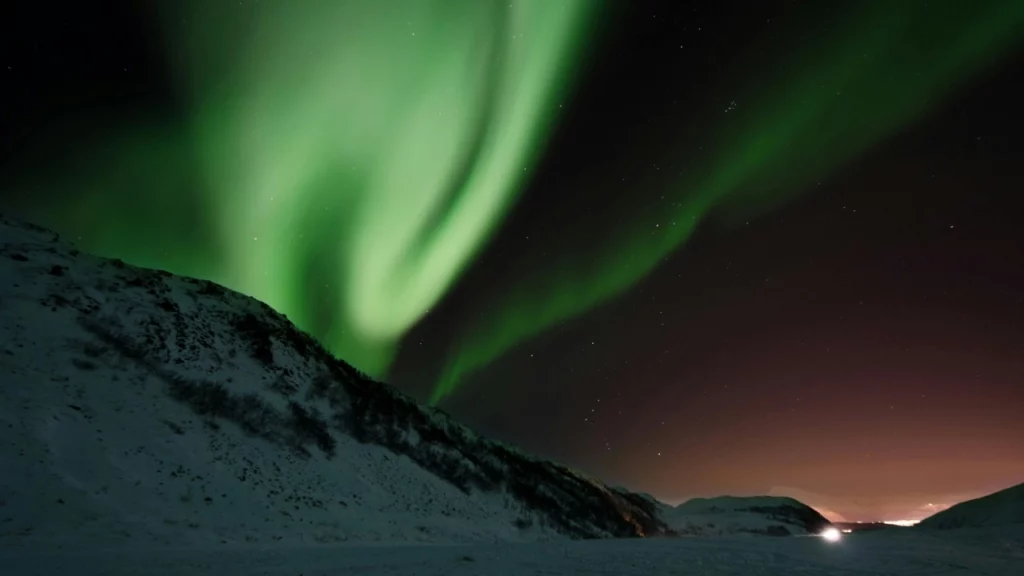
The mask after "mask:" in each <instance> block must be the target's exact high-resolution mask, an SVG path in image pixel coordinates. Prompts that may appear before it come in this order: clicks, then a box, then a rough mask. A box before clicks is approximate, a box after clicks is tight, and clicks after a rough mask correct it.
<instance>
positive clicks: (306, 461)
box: [0, 219, 663, 572]
mask: <svg viewBox="0 0 1024 576" xmlns="http://www.w3.org/2000/svg"><path fill="white" fill-rule="evenodd" d="M0 374H2V375H3V376H2V380H0V465H2V470H3V473H2V474H0V547H7V546H30V545H41V544H49V545H56V544H57V543H64V544H66V545H90V546H146V545H168V546H171V545H190V546H192V545H194V546H205V545H233V544H241V543H261V544H273V543H281V544H287V543H291V544H310V543H330V542H352V541H359V542H378V541H390V542H395V541H398V542H417V541H424V542H450V541H457V542H480V541H483V542H493V541H508V540H512V541H515V540H526V541H531V540H538V539H550V538H564V537H566V536H573V537H584V536H589V537H595V536H597V537H607V536H614V535H617V536H635V535H638V534H640V533H648V534H650V533H658V532H659V530H661V528H660V527H659V526H662V527H663V525H661V524H660V522H657V521H655V520H654V519H652V517H651V515H650V514H648V513H647V512H646V511H645V510H644V509H643V508H644V507H648V508H651V509H653V507H652V506H648V505H647V503H646V502H644V501H639V503H638V504H635V503H632V502H630V500H629V497H628V495H623V494H620V493H617V492H612V491H611V490H609V489H608V488H607V487H605V486H604V485H603V484H601V483H599V482H596V481H594V480H592V479H589V478H586V477H585V476H583V475H582V474H579V473H577V472H575V471H572V470H569V469H567V468H565V467H562V466H559V465H557V464H554V463H551V462H545V461H541V460H538V459H535V458H531V457H529V456H526V455H524V454H521V453H519V452H518V451H516V450H515V449H513V448H510V447H508V446H503V445H501V444H499V443H497V442H493V441H489V440H486V439H484V438H481V437H479V436H477V435H476V434H474V433H473V432H472V431H471V430H469V429H467V428H465V427H463V426H461V425H459V424H457V423H455V422H453V421H452V420H451V419H450V418H448V417H447V416H446V415H445V414H443V413H441V412H439V411H435V410H432V409H429V408H425V407H422V406H419V405H417V404H416V403H415V402H413V401H412V400H411V399H409V398H407V397H405V396H403V395H401V394H400V393H399V392H398V391H396V390H394V389H392V388H390V387H388V386H387V385H385V384H381V383H378V382H373V381H371V380H369V379H368V378H366V377H365V376H363V375H361V374H359V373H358V372H357V371H355V370H354V369H353V368H351V367H350V366H348V365H346V364H344V363H343V362H340V361H338V360H336V359H334V358H333V357H330V355H329V354H327V353H326V352H325V351H324V350H323V349H322V348H320V347H319V345H317V344H316V343H315V342H314V341H313V340H312V339H311V338H309V337H308V336H306V335H305V334H302V333H301V332H298V331H297V330H295V328H294V327H293V326H292V325H291V324H290V323H289V322H288V321H287V320H286V319H285V318H284V317H283V316H281V315H279V314H277V313H275V312H274V311H273V310H270V309H269V308H268V307H266V306H264V305H263V304H261V303H259V302H257V301H256V300H253V299H251V298H248V297H245V296H243V295H240V294H237V293H233V292H230V291H228V290H226V289H224V288H221V287H219V286H217V285H215V284H212V283H209V282H204V281H198V280H194V279H189V278H182V277H176V276H172V275H170V274H167V273H164V272H160V271H154V270H144V269H139V268H135V267H132V266H129V265H127V264H124V263H122V262H119V261H115V260H107V259H103V258H97V257H93V256H90V255H87V254H83V253H80V252H78V251H77V250H75V249H74V248H73V247H71V246H69V245H67V244H65V243H62V242H60V241H59V240H58V239H57V237H56V235H55V234H54V233H53V232H49V231H47V230H44V229H41V228H38V227H33V226H31V225H26V224H22V223H16V222H10V221H4V220H3V219H0ZM0 572H2V570H0Z"/></svg>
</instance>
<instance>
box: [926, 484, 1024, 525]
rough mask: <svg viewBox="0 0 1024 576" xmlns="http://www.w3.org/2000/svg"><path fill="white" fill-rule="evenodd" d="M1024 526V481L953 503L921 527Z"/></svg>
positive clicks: (928, 519) (930, 517)
mask: <svg viewBox="0 0 1024 576" xmlns="http://www.w3.org/2000/svg"><path fill="white" fill-rule="evenodd" d="M1011 524H1022V525H1024V484H1018V485H1016V486H1012V487H1010V488H1007V489H1005V490H1000V491H999V492H995V493H993V494H989V495H988V496H982V497H981V498H975V499H974V500H968V501H966V502H961V503H959V504H957V505H956V506H951V507H949V508H947V509H946V510H943V511H942V512H939V513H937V514H934V515H932V516H929V517H928V518H925V519H924V520H922V521H921V522H920V523H918V524H917V527H918V528H925V529H929V528H933V529H934V528H937V529H946V528H976V527H983V526H992V527H994V526H1007V525H1011Z"/></svg>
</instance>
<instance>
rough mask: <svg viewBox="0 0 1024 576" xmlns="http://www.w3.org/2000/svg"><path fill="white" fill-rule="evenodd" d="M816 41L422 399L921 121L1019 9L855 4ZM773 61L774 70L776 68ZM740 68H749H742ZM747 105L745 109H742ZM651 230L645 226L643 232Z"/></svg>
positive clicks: (483, 332) (537, 282)
mask: <svg viewBox="0 0 1024 576" xmlns="http://www.w3.org/2000/svg"><path fill="white" fill-rule="evenodd" d="M852 6H854V7H855V9H856V10H857V12H856V13H853V14H849V15H847V16H846V18H845V20H844V22H845V24H844V26H843V28H842V29H840V30H837V31H835V32H834V33H832V34H830V35H829V38H830V40H829V41H826V42H807V43H805V45H804V46H803V47H802V48H801V50H802V51H801V52H800V54H801V55H812V56H810V57H802V58H801V57H797V58H791V59H790V60H788V61H787V62H788V63H789V64H791V65H789V66H785V67H784V68H783V67H781V66H780V67H779V69H787V70H792V71H793V72H794V73H792V74H786V75H784V76H783V77H780V78H773V79H772V82H771V85H751V86H747V87H746V88H745V89H744V90H742V91H740V92H741V93H745V94H748V97H747V98H738V99H740V100H743V101H744V102H743V104H742V105H741V106H742V111H743V114H742V116H740V118H739V119H738V118H737V116H738V114H736V113H731V114H732V116H729V117H728V118H724V119H723V124H722V127H721V129H720V130H719V136H718V138H717V143H716V146H715V147H714V151H713V153H712V155H711V158H712V161H711V163H710V164H709V166H708V171H707V172H706V173H704V174H703V175H698V176H696V177H693V178H690V179H687V180H684V181H681V182H678V183H677V184H676V185H675V187H674V191H673V192H672V193H675V194H676V195H677V196H678V197H677V198H676V200H677V201H676V202H674V203H666V205H668V206H674V208H672V209H671V211H666V212H664V213H661V214H657V215H655V216H648V217H647V218H643V217H639V218H634V219H633V220H632V221H628V222H625V223H623V225H622V226H621V227H618V228H615V229H611V230H608V231H606V234H607V235H608V237H609V240H607V241H606V242H605V244H604V245H605V246H606V250H605V251H604V252H603V253H602V254H600V255H599V260H598V263H597V265H593V264H580V262H581V261H586V260H588V259H587V258H581V257H580V254H578V253H562V254H560V255H559V256H561V257H560V258H559V257H557V256H556V257H549V258H546V259H545V260H546V263H547V266H546V268H545V270H544V271H537V270H532V269H531V270H509V273H508V276H509V277H510V278H516V279H519V280H518V282H517V284H515V285H514V286H512V287H511V288H510V289H509V290H508V292H507V293H505V294H504V297H503V298H502V299H501V300H499V301H497V302H494V301H492V302H491V303H490V304H491V305H490V306H489V307H488V308H487V310H485V311H484V312H483V313H482V314H481V315H480V316H478V317H477V318H476V321H475V323H474V324H473V325H471V326H469V327H468V328H467V329H466V331H465V334H464V337H463V338H462V339H461V342H460V345H459V346H458V347H457V349H456V352H455V354H453V356H452V357H451V358H450V359H449V361H448V363H447V366H446V368H445V370H444V372H443V374H442V376H441V378H440V381H439V383H438V385H437V386H436V388H435V390H434V392H433V394H432V397H431V401H432V402H434V403H436V402H438V401H439V400H441V399H442V398H444V397H445V396H447V395H449V394H451V393H452V392H453V391H455V389H456V388H457V385H458V384H459V383H460V382H462V381H463V379H464V377H465V376H466V375H467V374H468V373H470V372H472V371H474V370H478V369H479V368H481V367H483V366H485V365H487V364H488V363H490V362H491V361H493V360H494V359H496V358H498V357H499V356H500V355H502V354H503V353H505V352H506V351H508V350H509V349H511V348H513V347H514V346H516V345H517V344H519V343H521V342H523V341H524V340H526V339H528V338H530V337H532V336H534V335H536V334H538V333H539V332H541V331H543V330H544V329H546V328H548V327H550V326H552V325H554V324H556V323H558V322H560V321H563V320H565V319H568V318H571V317H573V316H576V315H579V314H582V313H583V312H585V311H587V310H589V309H591V308H593V307H594V306H596V305H598V304H600V303H601V302H603V301H605V300H607V299H609V298H611V297H613V296H615V295H617V294H619V293H621V292H623V291H624V290H626V289H628V288H629V287H630V286H632V285H633V284H635V283H636V282H637V281H638V280H639V279H640V278H642V277H643V276H644V275H645V274H646V273H648V272H649V271H650V270H651V269H653V268H654V267H655V266H656V265H657V264H658V263H659V262H660V261H661V260H662V259H663V258H664V257H665V256H666V255H667V254H669V253H671V252H672V251H674V250H676V249H678V248H679V247H680V246H682V245H683V244H684V243H685V242H686V240H687V239H688V238H689V237H690V235H691V234H692V233H693V231H694V230H695V228H696V227H697V225H698V224H699V223H700V222H701V220H703V219H704V218H705V217H706V216H707V215H708V213H709V211H711V210H713V209H715V208H716V207H720V206H722V205H723V204H725V203H730V204H736V203H740V202H742V204H744V205H746V206H747V207H750V206H754V207H756V206H764V205H769V204H774V203H778V202H779V201H781V200H782V199H784V198H785V197H788V196H790V195H793V194H795V193H797V192H798V191H799V190H800V189H801V188H802V186H804V185H805V184H806V183H807V182H808V181H809V180H811V179H813V178H816V177H820V176H821V175H822V174H824V173H826V172H828V171H830V170H833V169H835V168H836V167H838V166H840V165H841V164H843V163H844V162H847V161H849V160H851V159H852V158H854V157H856V156H857V155H858V154H860V153H862V152H863V151H865V149H867V148H868V147H870V146H872V145H874V144H876V143H878V142H880V141H882V140H884V139H885V138H886V137H888V136H890V135H891V134H893V133H895V132H896V131H898V130H900V129H901V128H903V127H905V126H907V125H908V124H910V123H912V122H913V121H915V120H918V119H920V118H921V117H922V116H923V115H925V114H926V113H927V112H928V111H929V110H930V109H932V108H933V107H934V106H935V105H936V104H938V103H939V101H940V100H941V99H942V98H944V97H946V96H948V95H949V94H950V93H951V92H953V91H955V89H956V88H957V86H958V85H959V84H960V83H961V82H963V81H964V80H965V79H966V78H967V77H968V76H970V75H972V74H973V73H976V72H978V71H979V70H981V69H983V66H984V65H985V64H987V63H989V62H991V61H993V60H995V59H996V58H997V57H998V56H999V55H1000V54H1001V53H1003V52H1004V51H1005V50H1006V49H1007V48H1009V47H1011V46H1012V45H1013V44H1014V43H1015V42H1017V41H1019V40H1020V39H1021V38H1022V34H1021V31H1022V25H1024V2H1017V1H1015V0H1005V1H997V2H977V3H973V2H956V1H953V2H932V3H930V4H928V5H924V4H921V3H915V2H888V1H878V2H871V3H866V2H861V3H853V4H852ZM776 64H778V63H776ZM754 69H755V68H753V67H751V68H748V69H747V70H754ZM747 100H749V102H748V101H747ZM656 224H658V226H657V227H655V225H656Z"/></svg>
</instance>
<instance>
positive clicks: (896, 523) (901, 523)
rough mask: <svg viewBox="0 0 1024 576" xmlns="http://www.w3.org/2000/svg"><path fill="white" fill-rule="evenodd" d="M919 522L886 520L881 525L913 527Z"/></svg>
mask: <svg viewBox="0 0 1024 576" xmlns="http://www.w3.org/2000/svg"><path fill="white" fill-rule="evenodd" d="M918 522H920V520H886V521H884V522H882V524H889V525H890V526H913V525H914V524H917V523H918Z"/></svg>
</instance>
